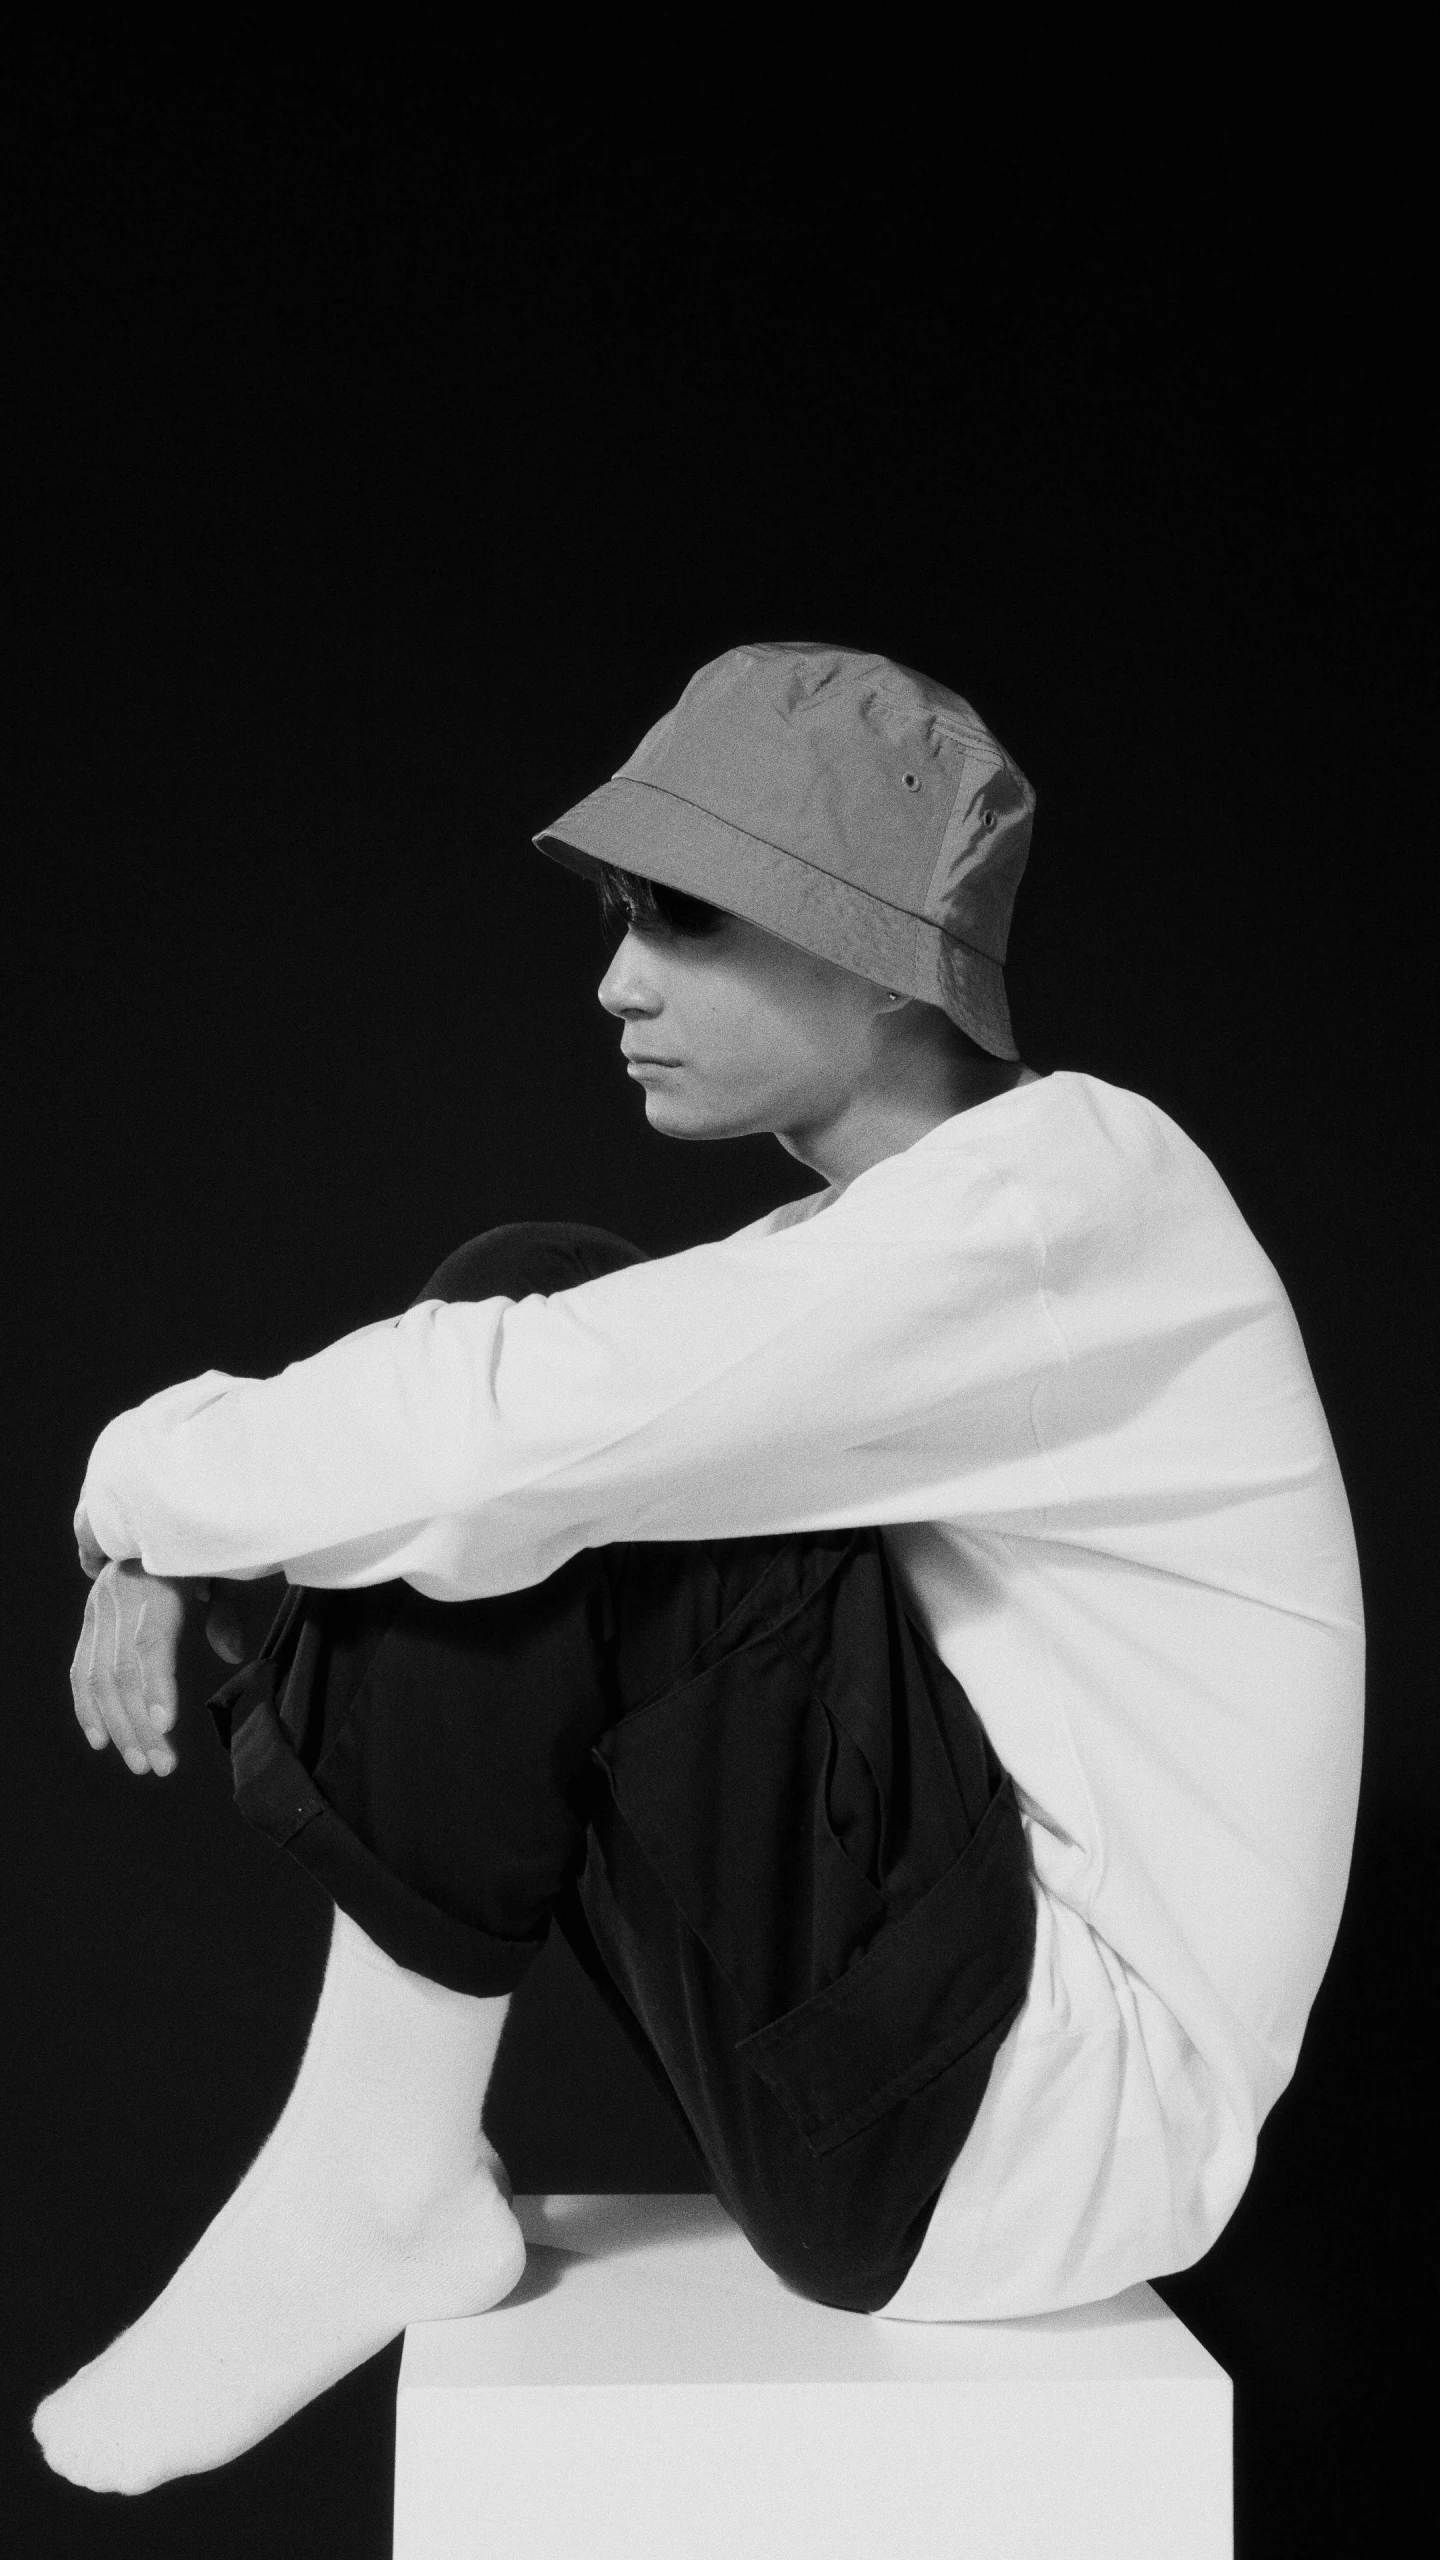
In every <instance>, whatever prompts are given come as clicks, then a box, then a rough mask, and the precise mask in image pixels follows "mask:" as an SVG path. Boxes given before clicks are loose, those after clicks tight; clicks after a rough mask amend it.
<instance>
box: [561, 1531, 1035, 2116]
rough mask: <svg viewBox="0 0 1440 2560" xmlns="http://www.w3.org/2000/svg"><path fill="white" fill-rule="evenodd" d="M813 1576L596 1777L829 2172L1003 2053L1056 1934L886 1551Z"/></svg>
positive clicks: (693, 1673)
mask: <svg viewBox="0 0 1440 2560" xmlns="http://www.w3.org/2000/svg"><path fill="white" fill-rule="evenodd" d="M797 1561H798V1571H797V1578H796V1580H795V1581H793V1582H792V1584H791V1586H790V1588H789V1589H788V1591H787V1590H786V1588H785V1586H784V1582H783V1577H782V1576H780V1575H775V1574H769V1575H767V1577H766V1579H765V1582H764V1585H763V1587H762V1588H761V1589H760V1590H758V1591H757V1594H756V1605H755V1606H754V1607H753V1608H751V1607H748V1606H747V1607H742V1608H741V1609H740V1610H738V1611H737V1612H735V1613H734V1614H733V1615H732V1616H731V1617H730V1618H729V1619H728V1620H727V1621H726V1622H725V1625H724V1626H723V1628H722V1629H721V1630H720V1632H719V1636H718V1638H717V1640H715V1641H714V1642H713V1643H712V1644H710V1645H707V1646H706V1647H705V1648H703V1649H702V1652H701V1654H700V1655H699V1656H697V1657H694V1658H692V1660H691V1662H689V1663H688V1664H687V1665H686V1666H685V1670H686V1675H687V1676H685V1677H683V1678H682V1679H680V1680H678V1681H677V1682H676V1683H675V1684H674V1686H673V1687H671V1688H670V1689H668V1690H667V1691H666V1692H665V1693H664V1694H663V1695H662V1696H660V1697H659V1698H657V1699H654V1700H652V1701H651V1702H649V1703H648V1704H646V1705H645V1706H643V1707H641V1708H639V1709H636V1710H632V1711H631V1712H630V1713H629V1714H628V1715H626V1716H624V1717H622V1718H621V1719H620V1720H619V1721H618V1722H617V1723H616V1724H614V1725H613V1726H611V1728H610V1729H609V1730H608V1732H607V1733H605V1734H604V1735H603V1736H602V1737H601V1738H600V1740H599V1741H598V1742H597V1743H596V1744H595V1745H594V1747H593V1752H592V1757H593V1758H594V1760H595V1761H596V1762H598V1763H599V1765H600V1766H601V1768H603V1770H604V1772H605V1775H606V1777H607V1779H608V1781H609V1786H610V1790H611V1794H612V1796H613V1799H614V1805H615V1810H616V1813H617V1814H618V1816H619V1818H620V1820H621V1821H622V1822H623V1823H624V1825H625V1827H626V1829H627V1830H628V1831H629V1833H630V1834H631V1836H632V1838H633V1839H634V1841H635V1842H636V1844H637V1846H638V1847H639V1849H640V1850H641V1852H642V1853H643V1855H644V1857H645V1859H646V1862H647V1864H648V1865H649V1867H650V1868H651V1870H652V1871H653V1873H654V1874H655V1876H656V1877H657V1878H658V1880H659V1882H660V1883H661V1885H662V1886H663V1887H664V1889H665V1891H666V1893H667V1895H668V1897H669V1899H670V1901H671V1902H672V1903H673V1905H674V1906H675V1908H676V1910H677V1911H678V1912H679V1914H680V1915H681V1917H682V1919H683V1920H684V1921H685V1922H686V1923H687V1925H688V1927H689V1928H690V1929H691V1931H693V1933H694V1935H695V1936H696V1938H698V1939H699V1941H700V1942H701V1944H702V1946H703V1947H704V1948H705V1950H706V1952H707V1954H708V1955H709V1957H710V1959H711V1961H712V1963H713V1964H714V1965H715V1966H716V1967H717V1968H718V1970H719V1972H720V1973H721V1974H722V1975H723V1977H724V1978H725V1980H726V1982H727V1983H728V1984H729V1986H730V1989H731V1991H732V1992H733V1993H734V1995H735V2001H736V2004H737V2006H738V2009H739V2012H740V2016H741V2019H742V2020H743V2021H744V2022H745V2026H746V2030H747V2032H746V2033H745V2034H744V2035H743V2036H742V2038H741V2039H740V2041H739V2042H738V2043H737V2045H736V2047H735V2050H736V2053H737V2055H738V2056H739V2058H740V2059H741V2060H742V2061H743V2062H744V2064H745V2065H746V2066H747V2067H748V2068H749V2069H751V2070H753V2071H754V2072H755V2073H756V2074H757V2075H758V2076H759V2078H760V2079H761V2080H762V2081H764V2082H765V2084H766V2085H767V2086H768V2088H769V2089H770V2090H771V2091H772V2093H773V2094H774V2096H775V2098H776V2099H777V2100H778V2102H779V2103H780V2105H781V2106H782V2107H783V2108H784V2110H785V2112H786V2114H787V2115H788V2116H789V2118H790V2120H791V2121H792V2123H793V2124H794V2125H795V2127H796V2129H797V2130H798V2132H799V2133H800V2135H801V2137H802V2138H803V2140H804V2141H805V2143H806V2144H807V2146H808V2147H809V2149H810V2150H811V2152H812V2153H814V2154H815V2155H817V2156H819V2155H822V2154H823V2153H824V2152H826V2151H828V2150H831V2149H834V2148H835V2147H836V2146H837V2145H839V2144H840V2143H842V2142H844V2141H846V2140H848V2139H849V2138H850V2137H851V2136H852V2135H853V2134H856V2133H859V2132H861V2131H863V2130H864V2128H865V2127H866V2126H867V2125H870V2124H873V2123H874V2122H876V2121H877V2119H878V2118H879V2117H881V2116H882V2115H884V2114H885V2112H886V2111H887V2109H889V2108H891V2107H894V2106H898V2105H900V2104H901V2103H902V2101H903V2100H904V2099H905V2098H907V2097H909V2096H911V2095H912V2094H914V2093H915V2092H916V2091H917V2090H920V2089H922V2088H924V2087H926V2086H927V2085H928V2084H929V2083H930V2082H932V2081H933V2080H935V2079H937V2078H938V2077H939V2075H940V2074H941V2073H942V2072H944V2071H946V2070H947V2069H949V2067H950V2066H951V2065H952V2064H953V2063H955V2062H957V2061H959V2060H960V2059H961V2058H962V2057H963V2056H964V2055H965V2054H966V2053H968V2052H971V2051H972V2050H975V2051H976V2055H977V2062H978V2061H979V2060H980V2059H981V2058H982V2055H981V2049H982V2048H985V2046H986V2039H987V2038H989V2039H991V2044H990V2048H989V2049H990V2050H993V2045H994V2043H996V2042H998V2040H999V2035H1000V2034H1001V2033H1003V2032H1004V2028H1005V2026H1007V2025H1008V2024H1009V2021H1010V2019H1011V2018H1012V2017H1013V2015H1014V2013H1015V2011H1016V2009H1017V2008H1018V2007H1019V2004H1020V2001H1021V2000H1022V1998H1023V1996H1024V1992H1025V1987H1026V1984H1027V1982H1028V1979H1029V1969H1030V1962H1031V1956H1032V1951H1033V1941H1034V1925H1035V1924H1034V1908H1033V1902H1032V1898H1031V1890H1030V1878H1029V1857H1028V1852H1027V1849H1026V1844H1025V1839H1024V1834H1023V1831H1022V1829H1021V1825H1020V1818H1019V1811H1018V1807H1017V1805H1016V1802H1015V1796H1014V1790H1013V1788H1012V1787H1011V1786H1010V1784H1009V1782H1008V1780H1006V1779H1005V1778H1004V1775H1003V1772H1002V1771H1001V1770H1000V1769H999V1766H998V1764H997V1763H994V1762H993V1758H992V1759H990V1763H989V1765H990V1767H991V1768H992V1769H993V1778H992V1777H990V1776H988V1775H987V1769H986V1762H987V1755H988V1746H987V1745H986V1744H985V1743H984V1738H983V1734H982V1732H981V1729H980V1727H979V1724H978V1719H976V1717H975V1715H974V1710H973V1709H972V1708H971V1706H970V1703H969V1700H968V1699H967V1698H966V1697H965V1694H964V1691H963V1690H962V1689H961V1688H960V1685H959V1683H958V1682H957V1681H955V1680H954V1679H953V1677H952V1675H951V1674H950V1673H949V1671H948V1670H947V1669H946V1668H945V1666H944V1665H943V1664H942V1663H941V1662H940V1660H939V1657H938V1656H937V1655H935V1654H934V1653H933V1649H932V1648H929V1647H928V1646H926V1645H923V1644H921V1643H920V1642H919V1641H918V1640H917V1633H916V1630H915V1629H914V1628H913V1627H912V1626H911V1625H910V1622H909V1621H908V1619H907V1618H906V1617H905V1615H904V1612H903V1609H902V1608H901V1607H900V1604H899V1598H898V1594H897V1592H896V1590H895V1586H894V1583H893V1579H892V1577H891V1574H890V1571H889V1567H888V1564H887V1561H886V1559H885V1557H884V1554H883V1548H882V1547H881V1544H880V1541H879V1539H878V1535H877V1533H876V1532H875V1531H874V1530H872V1529H865V1530H862V1531H857V1532H856V1533H855V1534H854V1535H853V1536H851V1537H848V1538H846V1539H844V1540H843V1541H841V1542H840V1543H838V1544H837V1545H835V1546H832V1547H831V1548H830V1549H829V1550H828V1551H827V1552H826V1553H825V1554H824V1555H823V1557H820V1556H817V1555H815V1554H814V1553H811V1554H810V1555H807V1556H802V1557H800V1558H799V1559H798V1560H797ZM817 1564H818V1565H819V1566H820V1568H821V1569H820V1570H819V1572H818V1574H817V1572H816V1571H815V1567H816V1565H817ZM940 1709H943V1711H944V1714H945V1715H946V1716H947V1717H948V1718H949V1719H950V1720H951V1722H952V1724H953V1725H954V1727H955V1729H956V1731H957V1733H959V1734H960V1736H961V1746H960V1756H961V1757H962V1759H963V1761H964V1764H965V1773H966V1774H965V1784H964V1785H963V1786H962V1785H961V1784H960V1782H959V1780H958V1778H957V1775H956V1772H955V1769H954V1766H953V1765H952V1759H951V1756H950V1751H949V1749H948V1748H947V1746H946V1744H945V1742H944V1740H943V1739H942V1737H941V1733H940V1729H939V1725H938V1722H937V1712H938V1710H940ZM981 2085H983V2083H982V2084H981Z"/></svg>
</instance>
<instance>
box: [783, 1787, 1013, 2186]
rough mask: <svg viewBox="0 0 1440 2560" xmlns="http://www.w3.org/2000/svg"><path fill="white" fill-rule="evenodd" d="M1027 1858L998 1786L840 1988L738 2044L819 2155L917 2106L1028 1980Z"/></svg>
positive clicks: (1008, 1793) (995, 2026)
mask: <svg viewBox="0 0 1440 2560" xmlns="http://www.w3.org/2000/svg"><path fill="white" fill-rule="evenodd" d="M1034 1944H1035V1908H1034V1898H1033V1894H1032V1891H1031V1885H1030V1874H1029V1856H1028V1852H1027V1849H1026V1844H1025V1835H1024V1831H1023V1829H1022V1826H1021V1822H1020V1811H1019V1806H1018V1804H1017V1803H1016V1799H1015V1789H1014V1786H1013V1784H1012V1782H1011V1780H1010V1779H1009V1778H1008V1777H1007V1778H1005V1779H1004V1780H1003V1781H1002V1783H1001V1786H1000V1789H999V1792H998V1794H997V1795H996V1796H995V1797H994V1798H993V1800H992V1802H991V1804H990V1807H989V1810H988V1812H986V1814H985V1815H984V1816H983V1818H982V1820H981V1823H980V1827H979V1829H978V1831H977V1832H976V1834H975V1837H974V1839H973V1840H972V1841H971V1843H970V1845H969V1847H968V1849H966V1850H965V1852H964V1854H963V1855H962V1856H961V1857H960V1858H959V1859H957V1861H956V1863H955V1865H954V1866H953V1867H952V1868H951V1869H950V1871H949V1873H948V1874H947V1875H945V1876H942V1877H941V1879H940V1881H939V1882H938V1884H935V1885H933V1886H932V1887H931V1889H930V1891H929V1892H928V1893H927V1894H925V1895H923V1896H922V1897H921V1899H920V1901H918V1902H916V1903H912V1904H911V1906H910V1908H909V1910H908V1911H907V1912H905V1914H904V1915H903V1917H901V1918H900V1919H897V1920H894V1921H891V1922H889V1923H888V1924H887V1925H886V1926H885V1927H884V1928H883V1929H882V1930H881V1931H880V1932H879V1934H878V1935H877V1936H876V1938H875V1939H874V1941H873V1943H872V1944H871V1946H870V1947H869V1948H868V1950H867V1951H866V1953H865V1954H863V1955H862V1956H860V1957H859V1958H858V1959H857V1960H856V1961H855V1963H853V1964H852V1965H850V1966H849V1967H848V1968H847V1970H846V1971H845V1972H844V1973H843V1974H842V1975H841V1977H840V1979H839V1980H838V1981H837V1982H834V1983H832V1984H831V1985H830V1986H829V1987H828V1988H827V1989H825V1990H822V1991H818V1992H816V1993H815V1994H814V1995H813V1996H812V1997H811V1998H810V1999H808V2000H805V2001H803V2002H801V2004H800V2005H799V2006H798V2007H797V2008H794V2009H792V2010H790V2011H789V2012H788V2014H787V2015H785V2016H783V2017H779V2018H775V2019H773V2020H772V2021H771V2023H770V2024H769V2025H768V2026H764V2027H760V2028H758V2029H757V2030H756V2031H755V2033H754V2034H752V2035H749V2036H746V2037H745V2038H744V2039H743V2040H742V2042H741V2043H740V2045H739V2047H738V2048H737V2049H738V2051H739V2053H740V2055H741V2056H742V2058H743V2059H744V2060H745V2061H746V2062H747V2063H748V2064H749V2065H750V2067H751V2069H752V2070H754V2071H756V2072H758V2073H759V2075H760V2077H761V2079H762V2080H763V2081H764V2082H765V2083H766V2086H767V2087H768V2088H769V2089H770V2090H771V2091H772V2092H773V2093H774V2095H775V2097H776V2098H777V2099H778V2100H779V2103H780V2104H781V2106H782V2107H783V2108H784V2109H785V2112H786V2114H787V2115H788V2116H789V2118H790V2120H791V2122H792V2124H793V2125H794V2126H795V2128H796V2130H797V2132H798V2133H799V2134H800V2136H801V2138H802V2139H803V2141H804V2142H805V2144H806V2145H807V2147H808V2148H809V2150H810V2151H812V2152H813V2153H814V2154H815V2155H816V2156H817V2157H823V2155H824V2154H825V2153H826V2152H827V2151H834V2150H836V2149H838V2147H839V2145H840V2144H841V2143H842V2142H847V2141H849V2140H850V2139H851V2137H852V2136H853V2135H855V2134H857V2133H862V2132H864V2130H865V2129H866V2127H867V2126H869V2125H873V2124H875V2123H877V2122H878V2121H879V2119H880V2118H881V2117H882V2116H883V2115H885V2114H887V2113H888V2112H889V2110H890V2109H891V2108H892V2107H896V2106H899V2105H900V2104H901V2103H902V2101H904V2100H905V2099H907V2098H911V2097H914V2096H915V2095H916V2094H917V2093H918V2091H920V2090H921V2089H924V2088H926V2087H927V2086H928V2085H929V2083H930V2082H931V2081H933V2080H937V2079H938V2078H939V2077H940V2075H941V2073H942V2072H944V2071H947V2070H948V2069H949V2068H950V2067H951V2065H952V2064H953V2063H956V2062H959V2061H960V2060H962V2059H963V2057H964V2056H965V2055H966V2054H968V2053H971V2052H973V2051H975V2050H976V2049H977V2048H978V2047H979V2046H980V2045H982V2044H983V2043H984V2042H986V2041H987V2040H989V2041H990V2043H991V2044H992V2046H993V2045H994V2044H997V2043H998V2042H999V2040H1000V2037H1001V2036H1002V2035H1003V2034H1004V2032H1005V2030H1006V2028H1007V2027H1008V2026H1009V2024H1010V2022H1011V2020H1012V2019H1013V2018H1014V2016H1015V2014H1016V2012H1017V2011H1018V2009H1019V2007H1020V2004H1021V2002H1022V2000H1023V1999H1024V1996H1025V1990H1026V1986H1027V1984H1028V1982H1029V1978H1030V1966H1031V1961H1032V1958H1033V1954H1034Z"/></svg>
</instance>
